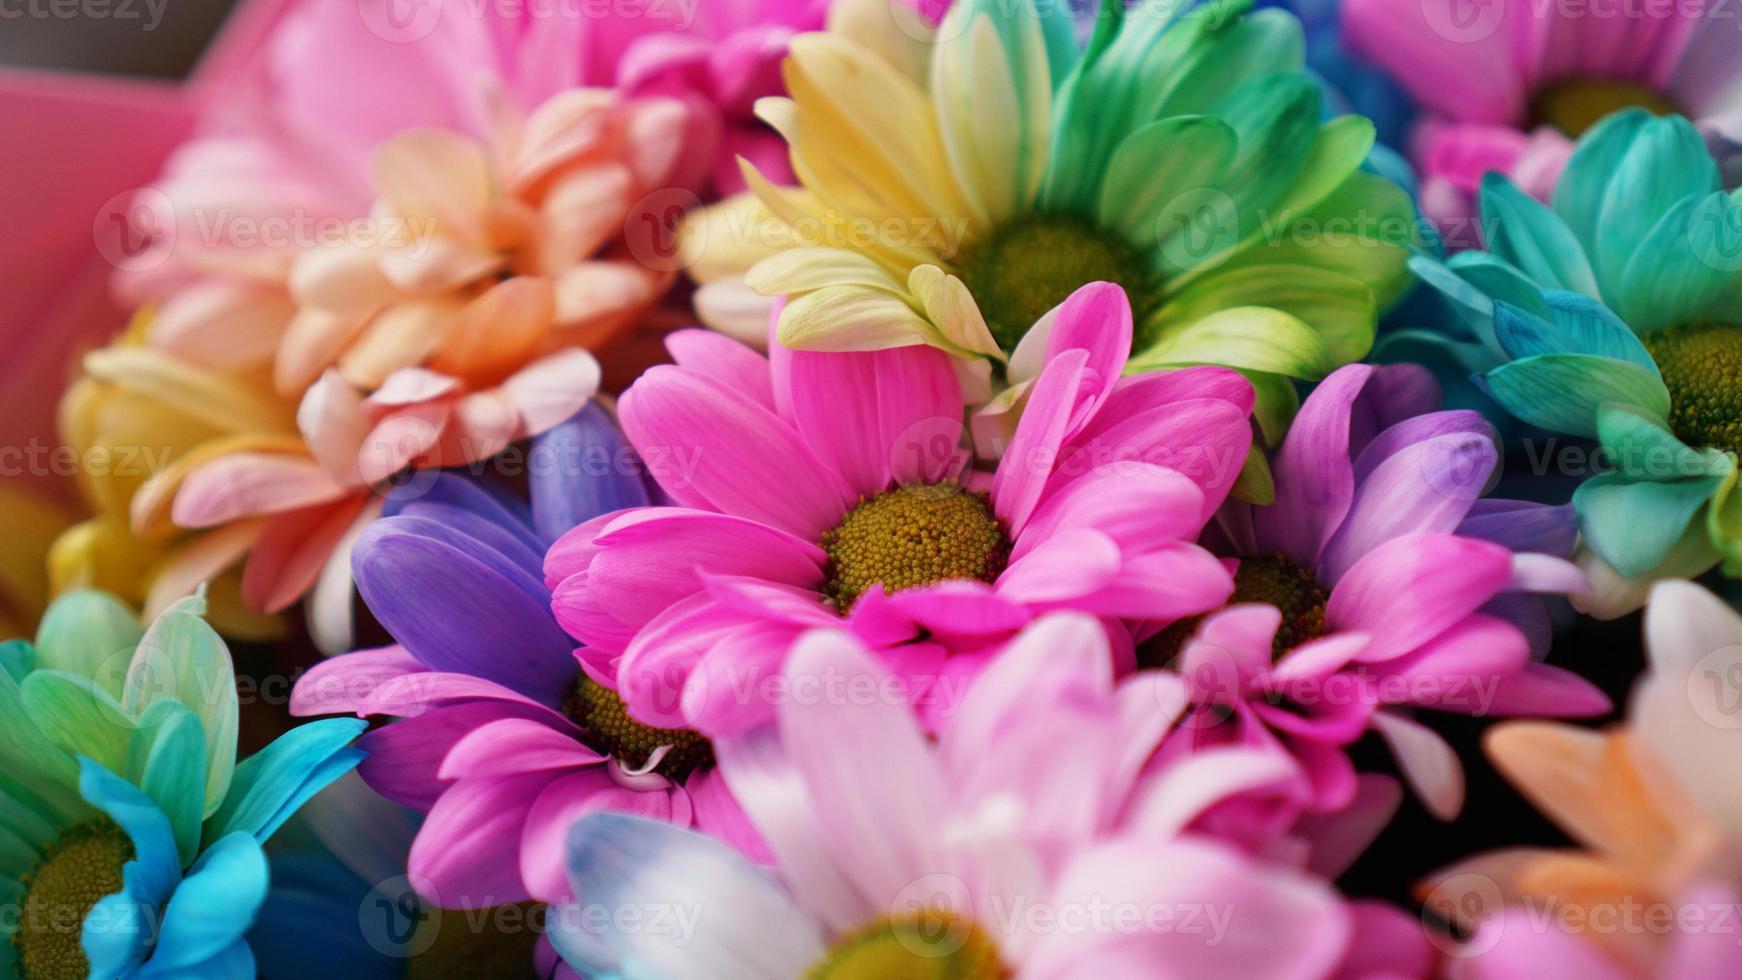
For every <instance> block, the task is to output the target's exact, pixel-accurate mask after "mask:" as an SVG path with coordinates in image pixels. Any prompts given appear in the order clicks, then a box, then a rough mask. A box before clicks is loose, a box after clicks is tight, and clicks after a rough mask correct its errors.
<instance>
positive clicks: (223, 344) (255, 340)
mask: <svg viewBox="0 0 1742 980" xmlns="http://www.w3.org/2000/svg"><path fill="white" fill-rule="evenodd" d="M295 316H296V307H295V306H294V305H293V304H292V303H291V302H290V298H289V297H288V296H286V295H285V294H284V293H283V292H282V291H280V290H277V289H269V288H262V287H260V286H255V285H251V284H246V283H241V282H235V281H231V280H225V279H214V280H209V281H207V282H203V283H198V284H195V285H193V286H190V287H188V288H186V289H183V290H181V291H180V292H178V293H176V294H175V295H174V296H173V297H171V298H170V299H169V300H167V301H166V302H164V304H163V305H162V306H160V307H158V308H157V312H156V313H155V314H154V315H153V316H152V318H151V327H150V332H149V335H148V336H149V342H150V344H151V345H152V346H153V347H156V348H158V349H159V350H164V351H168V352H169V353H171V354H174V355H175V356H177V357H179V358H181V359H183V360H185V361H188V362H190V363H194V364H203V365H206V366H208V367H215V368H221V369H225V370H246V369H251V368H256V367H261V366H263V365H266V364H268V363H270V362H271V361H272V355H273V353H274V352H275V351H277V350H278V344H279V340H280V338H281V337H283V336H284V331H285V329H286V328H287V327H289V326H290V321H291V319H292V318H293V317H295Z"/></svg>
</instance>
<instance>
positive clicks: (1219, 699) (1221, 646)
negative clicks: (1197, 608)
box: [1179, 603, 1282, 704]
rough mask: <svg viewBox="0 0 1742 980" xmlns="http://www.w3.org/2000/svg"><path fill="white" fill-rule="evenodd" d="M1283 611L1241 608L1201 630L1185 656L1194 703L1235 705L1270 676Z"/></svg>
mask: <svg viewBox="0 0 1742 980" xmlns="http://www.w3.org/2000/svg"><path fill="white" fill-rule="evenodd" d="M1281 625H1282V611H1281V610H1279V609H1277V608H1276V607H1275V606H1272V605H1269V604H1268V603H1241V604H1239V605H1235V606H1230V607H1229V608H1227V609H1226V610H1223V611H1222V612H1217V613H1212V614H1211V615H1209V616H1207V617H1205V619H1204V621H1203V622H1202V623H1200V624H1198V628H1197V630H1196V631H1195V632H1194V633H1193V634H1192V637H1191V639H1190V640H1188V641H1186V645H1185V648H1184V649H1183V650H1181V651H1180V667H1179V672H1180V675H1181V676H1183V677H1184V678H1185V679H1186V681H1187V682H1188V683H1190V684H1191V687H1192V691H1193V697H1195V698H1196V699H1197V700H1199V701H1204V702H1206V703H1218V704H1230V703H1232V702H1234V701H1236V700H1239V699H1240V698H1242V697H1243V696H1244V695H1245V693H1246V692H1247V690H1248V689H1249V687H1250V686H1251V685H1252V684H1253V683H1254V682H1256V681H1258V680H1259V679H1261V678H1262V677H1263V676H1264V675H1265V674H1266V673H1268V672H1269V670H1270V647H1271V641H1272V639H1273V638H1274V637H1275V636H1276V630H1277V627H1279V626H1281Z"/></svg>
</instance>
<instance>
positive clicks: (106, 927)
mask: <svg viewBox="0 0 1742 980" xmlns="http://www.w3.org/2000/svg"><path fill="white" fill-rule="evenodd" d="M204 610H205V603H204V599H203V598H200V597H197V596H196V597H192V598H188V599H185V600H182V601H181V602H179V603H177V604H175V605H174V606H172V607H171V608H170V609H168V610H167V611H165V612H164V613H163V614H162V615H161V616H159V617H157V619H156V620H155V621H154V622H153V623H152V624H151V626H150V628H149V629H147V630H144V631H141V630H140V628H139V626H138V624H137V622H136V620H135V619H134V615H133V611H132V610H131V609H129V608H127V607H126V606H124V605H122V604H121V603H120V602H118V601H117V600H115V599H114V598H112V597H110V596H108V595H107V594H105V593H101V592H94V591H79V592H71V593H68V594H67V595H65V596H63V597H61V598H60V599H59V600H57V601H56V602H55V604H54V605H53V606H52V607H51V608H50V609H49V611H48V614H47V615H46V616H45V617H44V619H43V623H42V628H41V630H40V631H39V632H38V633H37V637H36V642H35V643H34V644H32V643H29V642H26V641H23V640H14V641H11V642H8V643H6V644H4V645H0V730H3V732H4V739H0V759H3V761H4V768H5V774H4V776H0V839H3V840H4V842H5V847H4V849H3V850H0V893H3V895H0V897H3V898H4V900H5V902H6V903H7V904H8V905H9V906H12V907H13V908H15V909H17V910H18V914H17V915H9V916H7V917H6V921H5V922H4V924H0V929H3V930H4V939H5V941H4V942H0V966H3V967H4V968H5V969H6V970H7V972H8V974H9V975H12V976H17V977H20V978H22V980H60V978H64V977H84V976H87V975H89V976H98V977H138V978H141V980H143V978H147V977H161V976H192V975H200V976H243V975H247V974H249V973H251V972H252V970H253V968H254V959H253V955H252V953H251V952H250V950H249V947H248V944H247V943H246V941H245V940H244V934H245V933H246V932H247V931H248V929H249V927H250V926H251V925H252V924H253V922H254V918H255V915H256V913H257V912H258V910H259V908H260V905H261V902H262V901H263V900H264V898H265V896H266V888H267V864H266V858H265V856H264V855H263V854H262V852H261V850H260V845H261V843H262V842H263V841H265V839H266V838H267V837H268V836H270V835H271V834H272V833H273V831H275V830H277V829H278V827H279V826H280V825H281V824H283V823H284V822H285V820H286V819H288V818H289V817H290V816H291V814H293V813H294V812H295V811H296V809H297V808H298V807H300V806H301V805H302V804H303V803H304V802H305V801H306V800H307V799H308V798H309V797H310V796H312V795H314V794H315V793H316V792H318V791H319V790H320V789H321V788H322V787H324V786H326V785H327V784H328V783H330V782H332V781H333V780H334V779H337V778H338V777H339V776H341V775H343V774H344V773H345V772H347V771H349V770H350V769H352V768H353V767H355V766H356V765H357V763H358V762H359V761H360V760H361V759H362V753H361V752H360V751H358V750H356V749H353V748H348V747H347V745H348V743H349V742H350V741H351V740H352V739H353V738H355V737H356V735H357V734H358V733H359V732H361V731H362V727H363V726H362V725H361V724H360V723H358V722H354V721H343V720H335V721H325V722H317V723H315V724H310V725H304V726H302V727H300V728H296V729H293V730H292V731H290V732H289V733H287V734H285V735H283V736H282V737H280V738H279V739H278V740H277V741H275V742H273V743H272V744H271V745H269V746H267V747H266V748H265V749H264V750H262V751H261V752H260V753H259V754H257V755H254V756H252V757H250V758H247V759H244V760H241V761H240V762H239V763H238V761H237V759H236V726H237V697H236V689H235V678H234V675H233V672H232V667H231V664H230V656H229V652H228V651H227V650H226V649H225V647H224V644H223V641H222V640H220V639H219V638H218V635H217V634H216V633H215V632H213V631H212V629H211V627H209V626H207V625H206V623H205V621H204V620H203V619H202V618H201V615H202V614H203V612H204Z"/></svg>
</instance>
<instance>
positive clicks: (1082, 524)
mask: <svg viewBox="0 0 1742 980" xmlns="http://www.w3.org/2000/svg"><path fill="white" fill-rule="evenodd" d="M1203 507H1204V494H1203V491H1202V490H1200V489H1199V488H1198V486H1197V484H1195V483H1193V482H1192V481H1191V480H1190V479H1188V478H1186V477H1185V476H1182V475H1181V474H1179V473H1176V472H1174V471H1173V470H1169V469H1164V468H1162V467H1159V466H1154V465H1151V464H1149V463H1129V464H1118V463H1113V464H1109V465H1107V466H1103V467H1099V468H1097V469H1096V470H1094V471H1093V472H1091V473H1090V474H1089V475H1088V476H1085V477H1083V478H1082V479H1080V480H1073V481H1072V482H1070V483H1068V484H1066V485H1065V486H1064V488H1063V489H1062V490H1060V491H1059V492H1058V493H1056V494H1053V495H1051V496H1050V497H1048V498H1047V499H1046V500H1045V501H1043V502H1042V503H1041V505H1040V508H1039V509H1038V510H1036V511H1035V513H1034V517H1033V518H1032V519H1031V520H1030V521H1029V524H1028V527H1027V528H1026V529H1024V531H1023V534H1022V537H1021V538H1019V539H1018V540H1017V541H1016V545H1015V547H1014V548H1013V549H1012V550H1011V557H1012V558H1013V559H1019V558H1021V557H1022V556H1023V555H1025V554H1027V553H1028V552H1029V551H1030V550H1032V549H1033V548H1034V546H1035V545H1037V544H1039V543H1040V542H1042V541H1045V540H1046V539H1048V538H1050V537H1052V536H1054V535H1056V534H1058V533H1060V532H1062V531H1065V530H1069V529H1072V528H1089V529H1091V530H1095V531H1099V532H1101V533H1102V534H1105V535H1106V536H1108V537H1110V538H1112V539H1113V540H1114V541H1115V542H1118V543H1119V545H1120V546H1121V550H1122V551H1125V552H1126V553H1128V554H1134V553H1136V552H1138V551H1141V550H1143V549H1144V548H1145V547H1147V546H1149V545H1152V544H1154V543H1156V542H1160V541H1167V540H1175V539H1186V538H1194V537H1196V536H1197V533H1198V531H1199V530H1201V529H1202V527H1203V522H1202V521H1201V520H1200V519H1199V515H1200V514H1202V512H1203Z"/></svg>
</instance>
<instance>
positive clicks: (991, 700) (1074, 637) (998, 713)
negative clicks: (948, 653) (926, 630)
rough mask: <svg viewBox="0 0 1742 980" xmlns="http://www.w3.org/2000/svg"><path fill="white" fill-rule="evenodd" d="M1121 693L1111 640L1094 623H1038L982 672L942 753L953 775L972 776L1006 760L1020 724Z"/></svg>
mask: <svg viewBox="0 0 1742 980" xmlns="http://www.w3.org/2000/svg"><path fill="white" fill-rule="evenodd" d="M1112 692H1113V663H1112V659H1111V657H1110V656H1109V649H1108V645H1107V634H1106V631H1105V630H1104V629H1102V628H1101V624H1100V623H1099V622H1097V621H1096V620H1095V619H1094V618H1092V617H1089V616H1083V615H1078V614H1074V613H1059V614H1056V615H1051V616H1045V617H1042V618H1041V619H1038V620H1036V621H1035V622H1034V623H1033V624H1031V625H1030V626H1029V627H1028V628H1027V629H1025V630H1023V631H1022V633H1021V634H1020V635H1018V636H1017V637H1016V638H1015V639H1014V640H1012V641H1011V642H1010V644H1009V646H1007V647H1006V648H1005V649H1004V651H1003V652H1002V653H1000V654H999V655H998V656H996V657H994V658H993V659H992V662H991V664H990V665H988V666H987V668H986V669H985V670H984V671H982V672H981V673H980V676H979V677H978V678H976V680H975V681H974V686H973V687H972V688H971V689H970V690H969V691H968V694H967V695H966V697H964V698H963V700H962V702H961V704H960V706H958V707H957V709H956V711H955V712H954V714H953V715H952V716H951V718H950V720H949V722H948V724H947V725H946V727H945V728H944V730H943V734H942V737H941V738H940V739H939V742H938V748H939V751H940V753H941V758H942V759H943V761H944V765H945V767H946V768H947V769H949V770H951V771H953V772H959V773H969V772H971V771H972V770H973V768H974V764H975V762H976V760H984V759H989V758H991V757H992V756H994V755H996V754H998V739H999V735H1000V732H1001V730H1002V729H1003V728H1004V727H1005V726H1006V725H1007V724H1008V723H1009V722H1010V721H1012V720H1013V719H1016V718H1020V717H1023V716H1025V715H1029V716H1034V717H1039V716H1042V715H1044V714H1045V713H1046V712H1047V711H1048V710H1050V709H1051V708H1053V707H1057V706H1062V705H1064V704H1065V703H1067V702H1073V701H1082V702H1085V703H1095V701H1096V699H1102V700H1105V699H1108V698H1110V697H1111V696H1112Z"/></svg>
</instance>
